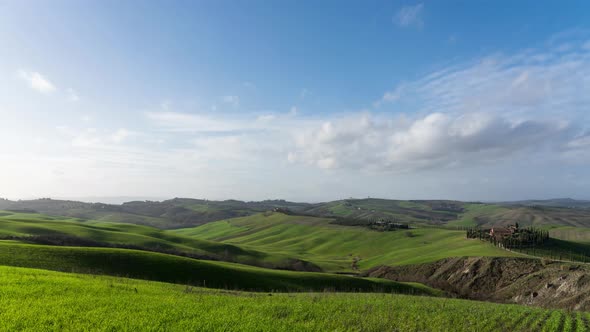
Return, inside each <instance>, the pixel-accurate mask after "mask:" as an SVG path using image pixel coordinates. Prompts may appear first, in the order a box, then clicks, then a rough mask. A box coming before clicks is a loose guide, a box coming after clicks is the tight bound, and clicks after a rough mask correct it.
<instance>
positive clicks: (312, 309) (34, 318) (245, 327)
mask: <svg viewBox="0 0 590 332" xmlns="http://www.w3.org/2000/svg"><path fill="white" fill-rule="evenodd" d="M0 308H2V310H1V311H0V329H1V330H6V331H15V330H36V331H70V330H76V331H80V330H85V331H113V330H117V331H119V330H125V331H161V330H166V331H228V330H231V331H586V330H587V329H588V328H590V326H589V325H588V322H589V321H590V315H589V314H587V313H581V312H565V311H561V310H545V309H540V308H531V307H524V306H518V305H504V304H493V303H484V302H475V301H466V300H452V299H444V298H431V297H420V296H405V295H391V294H342V293H340V294H338V293H307V294H277V293H272V294H266V293H262V294H260V293H245V292H234V291H232V292H228V291H216V290H211V289H204V288H194V287H187V286H181V285H172V284H165V283H158V282H147V281H138V280H132V279H123V278H112V277H96V276H86V275H78V274H71V273H58V272H49V271H41V270H33V269H22V268H11V267H0Z"/></svg>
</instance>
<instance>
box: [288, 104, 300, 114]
mask: <svg viewBox="0 0 590 332" xmlns="http://www.w3.org/2000/svg"><path fill="white" fill-rule="evenodd" d="M298 112H299V111H298V110H297V107H296V106H291V108H290V109H289V115H290V116H296V115H297V113H298Z"/></svg>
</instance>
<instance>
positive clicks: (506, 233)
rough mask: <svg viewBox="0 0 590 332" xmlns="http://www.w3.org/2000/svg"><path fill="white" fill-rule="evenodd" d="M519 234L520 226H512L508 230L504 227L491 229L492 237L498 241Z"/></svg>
mask: <svg viewBox="0 0 590 332" xmlns="http://www.w3.org/2000/svg"><path fill="white" fill-rule="evenodd" d="M515 233H518V224H516V225H510V226H508V227H506V228H504V227H492V228H491V229H490V233H489V234H490V237H491V238H495V239H497V240H501V239H504V238H506V237H510V236H512V235H513V234H515Z"/></svg>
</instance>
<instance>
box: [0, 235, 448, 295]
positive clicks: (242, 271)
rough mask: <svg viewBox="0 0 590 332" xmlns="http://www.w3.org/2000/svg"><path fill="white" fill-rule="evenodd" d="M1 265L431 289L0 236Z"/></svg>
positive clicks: (237, 283) (303, 285)
mask: <svg viewBox="0 0 590 332" xmlns="http://www.w3.org/2000/svg"><path fill="white" fill-rule="evenodd" d="M0 265H8V266H19V267H31V268H40V269H47V270H55V271H67V272H77V273H86V274H97V275H114V276H123V277H129V278H137V279H147V280H156V281H165V282H171V283H177V284H182V285H195V286H206V287H209V288H223V289H234V290H252V291H283V292H284V291H323V290H327V289H330V290H334V291H364V292H367V291H378V292H396V293H409V294H430V295H436V294H438V292H437V291H435V290H431V289H429V288H426V287H423V286H420V285H416V284H402V283H397V282H391V281H388V280H385V279H364V278H357V277H349V276H343V275H334V274H327V273H312V272H293V271H280V270H271V269H263V268H258V267H252V266H247V265H241V264H235V263H227V262H213V261H204V260H197V259H192V258H186V257H178V256H173V255H165V254H160V253H153V252H146V251H140V250H129V249H113V248H86V247H58V246H43V245H31V244H22V243H13V242H5V241H0Z"/></svg>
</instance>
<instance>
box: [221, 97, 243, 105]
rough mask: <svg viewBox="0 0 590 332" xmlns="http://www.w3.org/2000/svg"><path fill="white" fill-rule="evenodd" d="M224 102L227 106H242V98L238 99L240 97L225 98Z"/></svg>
mask: <svg viewBox="0 0 590 332" xmlns="http://www.w3.org/2000/svg"><path fill="white" fill-rule="evenodd" d="M223 102H224V103H226V104H230V105H232V106H233V107H237V106H239V105H240V97H238V96H223Z"/></svg>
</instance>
